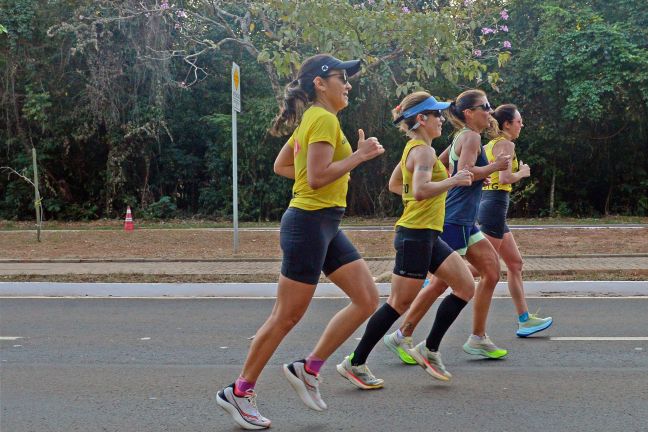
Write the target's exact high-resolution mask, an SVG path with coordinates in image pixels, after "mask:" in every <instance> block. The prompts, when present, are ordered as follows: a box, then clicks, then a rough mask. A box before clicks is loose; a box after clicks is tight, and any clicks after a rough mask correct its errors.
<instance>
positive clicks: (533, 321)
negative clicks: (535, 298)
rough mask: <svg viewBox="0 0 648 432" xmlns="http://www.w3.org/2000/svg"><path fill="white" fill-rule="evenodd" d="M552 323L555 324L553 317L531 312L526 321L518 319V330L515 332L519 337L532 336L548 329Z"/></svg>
mask: <svg viewBox="0 0 648 432" xmlns="http://www.w3.org/2000/svg"><path fill="white" fill-rule="evenodd" d="M551 324H553V318H551V317H547V318H540V317H539V316H538V315H536V314H529V319H528V320H526V321H524V322H521V321H520V320H518V330H517V332H516V333H515V334H517V335H518V337H527V336H531V335H532V334H535V333H538V332H541V331H542V330H546V329H548V328H549V327H551Z"/></svg>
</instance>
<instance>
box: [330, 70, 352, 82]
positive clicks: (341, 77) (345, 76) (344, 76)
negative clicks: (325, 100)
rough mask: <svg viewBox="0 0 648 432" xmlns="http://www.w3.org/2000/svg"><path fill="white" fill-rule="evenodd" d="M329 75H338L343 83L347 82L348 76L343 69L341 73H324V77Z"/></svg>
mask: <svg viewBox="0 0 648 432" xmlns="http://www.w3.org/2000/svg"><path fill="white" fill-rule="evenodd" d="M330 77H338V78H340V80H341V81H342V83H343V84H349V77H348V76H347V73H346V71H345V70H343V71H342V73H341V74H338V73H333V74H328V75H326V78H330Z"/></svg>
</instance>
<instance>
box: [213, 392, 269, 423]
mask: <svg viewBox="0 0 648 432" xmlns="http://www.w3.org/2000/svg"><path fill="white" fill-rule="evenodd" d="M216 403H217V404H218V405H219V406H220V407H221V408H223V409H224V410H225V411H227V412H228V413H229V414H230V415H231V416H232V418H233V419H234V421H235V422H236V423H237V424H238V425H239V426H241V427H242V428H243V429H248V430H258V429H267V428H269V427H270V420H268V419H267V418H265V417H263V416H262V415H261V414H260V413H259V410H258V409H257V406H256V393H255V392H254V390H248V391H246V392H245V396H243V397H238V396H236V395H235V394H234V384H231V385H229V386H227V387H225V388H224V389H222V390H220V391H219V392H218V393H217V394H216Z"/></svg>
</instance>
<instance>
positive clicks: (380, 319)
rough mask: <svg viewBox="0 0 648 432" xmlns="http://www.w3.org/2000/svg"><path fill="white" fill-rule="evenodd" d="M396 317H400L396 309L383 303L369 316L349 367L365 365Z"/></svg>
mask: <svg viewBox="0 0 648 432" xmlns="http://www.w3.org/2000/svg"><path fill="white" fill-rule="evenodd" d="M398 317H400V314H399V313H398V312H396V309H394V308H393V307H391V306H390V305H389V304H388V303H385V304H384V305H382V307H381V308H380V309H378V310H377V311H376V313H374V314H373V315H372V316H371V318H369V322H368V323H367V328H366V329H365V332H364V334H363V335H362V339H361V340H360V343H358V347H357V348H356V349H355V351H353V358H352V359H351V365H353V366H358V365H361V364H365V362H366V361H367V357H369V353H370V352H371V350H372V349H373V348H374V347H375V346H376V344H377V343H378V341H379V340H380V339H381V338H382V337H383V336H384V335H385V333H387V331H389V328H390V327H391V326H392V324H394V323H395V322H396V320H397V319H398Z"/></svg>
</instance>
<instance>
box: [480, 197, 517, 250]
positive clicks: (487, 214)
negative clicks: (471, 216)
mask: <svg viewBox="0 0 648 432" xmlns="http://www.w3.org/2000/svg"><path fill="white" fill-rule="evenodd" d="M509 196H510V194H509V193H508V192H507V191H503V190H486V191H483V192H482V198H481V202H480V203H479V212H478V213H477V221H478V222H479V228H480V229H481V230H482V232H483V233H484V234H488V235H489V236H491V237H495V238H497V239H502V238H504V234H506V233H507V232H510V231H511V230H510V229H509V227H508V225H507V224H506V212H507V211H508V207H509Z"/></svg>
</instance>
